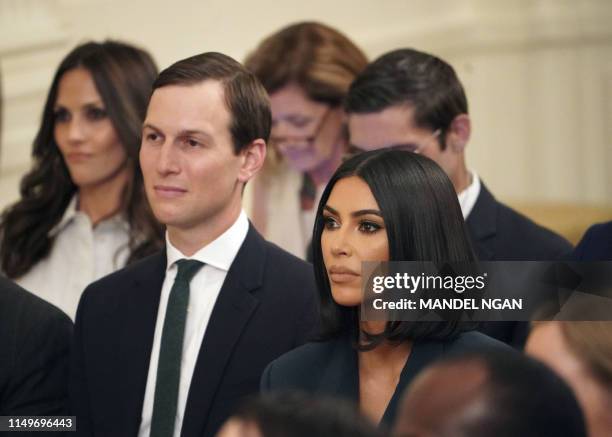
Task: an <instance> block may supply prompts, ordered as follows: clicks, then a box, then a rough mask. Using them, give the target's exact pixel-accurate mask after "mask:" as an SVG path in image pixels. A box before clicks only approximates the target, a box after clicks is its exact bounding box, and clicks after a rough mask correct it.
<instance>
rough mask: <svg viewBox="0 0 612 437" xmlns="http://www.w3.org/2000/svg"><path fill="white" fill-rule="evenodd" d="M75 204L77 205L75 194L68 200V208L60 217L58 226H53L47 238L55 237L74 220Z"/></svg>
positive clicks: (76, 212)
mask: <svg viewBox="0 0 612 437" xmlns="http://www.w3.org/2000/svg"><path fill="white" fill-rule="evenodd" d="M77 203H78V195H77V194H75V195H74V196H72V199H70V203H69V204H68V207H67V208H66V210H65V211H64V215H63V216H62V219H61V220H60V221H59V223H58V224H56V225H55V226H53V228H51V230H50V231H49V234H48V235H49V237H55V236H56V235H57V234H59V233H60V232H61V231H62V229H64V228H65V227H66V226H68V224H69V223H70V222H71V221H72V220H74V218H75V217H76V215H77V214H78V211H77Z"/></svg>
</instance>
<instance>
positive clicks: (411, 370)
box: [262, 149, 507, 426]
mask: <svg viewBox="0 0 612 437" xmlns="http://www.w3.org/2000/svg"><path fill="white" fill-rule="evenodd" d="M312 241H313V261H314V269H315V277H316V281H317V286H318V289H319V302H320V312H321V314H320V317H321V332H320V335H319V336H318V338H317V341H315V342H312V343H308V344H306V345H304V346H302V347H300V348H298V349H295V350H293V351H291V352H289V353H287V354H285V355H283V356H282V357H280V358H279V359H277V360H275V361H273V362H272V363H271V364H270V365H268V367H267V368H266V370H265V371H264V374H263V376H262V390H265V391H268V390H291V389H297V390H303V391H307V392H319V393H324V394H326V395H331V396H337V397H343V398H348V399H352V400H353V401H356V402H357V403H358V404H359V408H360V410H361V411H362V412H363V413H364V414H365V415H366V416H368V417H369V418H370V419H372V420H373V421H375V423H381V425H383V426H386V425H390V424H392V423H393V421H394V418H395V413H396V410H397V406H398V402H399V399H400V396H401V393H402V392H403V390H404V388H405V387H406V386H407V385H408V384H409V383H410V381H411V380H412V379H413V378H414V377H415V375H416V374H417V373H418V372H419V371H420V370H422V369H423V368H424V367H426V366H427V365H428V364H429V363H431V362H432V361H434V360H435V359H437V358H440V357H442V356H443V355H446V354H448V353H452V352H456V351H462V350H464V349H470V350H473V349H476V350H479V349H483V350H487V349H488V348H506V347H507V346H505V345H504V344H503V343H500V342H498V341H496V340H494V339H492V338H489V337H487V336H485V335H484V334H480V333H477V332H474V331H472V332H470V327H468V326H467V325H463V324H461V323H458V322H453V321H450V322H397V321H393V322H392V321H387V322H385V321H382V322H381V321H377V322H372V321H363V320H360V317H359V308H360V305H361V302H362V299H363V296H362V292H361V283H362V278H361V263H362V262H363V261H432V262H445V261H448V262H466V263H469V262H474V261H476V258H475V256H474V253H473V251H472V247H471V244H470V240H469V237H468V235H467V232H466V229H465V225H464V221H463V217H462V215H461V209H460V207H459V202H458V200H457V195H456V194H455V190H454V189H453V186H452V183H451V181H450V180H449V178H448V176H447V175H446V174H445V173H444V171H443V170H442V169H441V168H440V167H439V166H438V165H437V164H436V163H435V162H434V161H432V160H430V159H428V158H426V157H423V156H421V155H418V154H414V153H411V152H405V151H399V150H384V149H383V150H376V151H372V152H365V153H362V154H360V155H357V156H354V157H352V158H351V159H349V160H347V161H345V162H344V163H343V164H342V165H341V166H340V167H339V168H338V170H337V171H336V172H335V174H334V175H333V176H332V178H331V180H330V182H329V184H328V185H327V187H326V189H325V191H324V192H323V196H322V198H321V202H320V203H319V207H318V211H317V219H316V223H315V228H314V232H313V239H312ZM449 389H451V387H449Z"/></svg>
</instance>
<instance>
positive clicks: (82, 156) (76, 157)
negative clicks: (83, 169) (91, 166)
mask: <svg viewBox="0 0 612 437" xmlns="http://www.w3.org/2000/svg"><path fill="white" fill-rule="evenodd" d="M91 156H92V155H91V153H83V152H73V153H68V154H67V155H66V160H68V161H69V162H83V161H86V160H88V159H89V158H91Z"/></svg>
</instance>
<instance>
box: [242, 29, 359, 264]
mask: <svg viewBox="0 0 612 437" xmlns="http://www.w3.org/2000/svg"><path fill="white" fill-rule="evenodd" d="M367 62H368V61H367V58H366V56H365V55H364V54H363V52H362V51H361V50H360V49H359V48H358V47H357V46H355V44H354V43H353V42H351V41H350V40H349V39H348V38H347V37H346V36H345V35H343V34H341V33H340V32H338V31H337V30H335V29H332V28H331V27H328V26H326V25H324V24H321V23H315V22H303V23H297V24H293V25H291V26H288V27H286V28H284V29H281V30H280V31H278V32H276V33H274V34H272V35H270V36H269V37H267V38H266V39H264V40H263V41H262V42H261V44H259V46H258V47H257V48H256V49H255V51H254V52H253V53H251V54H250V55H249V56H248V57H247V59H246V61H245V65H246V66H247V68H249V69H250V70H251V71H252V72H253V73H254V74H255V75H256V76H257V77H258V78H259V80H260V81H261V82H262V83H263V85H264V87H265V88H266V90H267V91H268V93H269V94H270V101H271V105H272V133H271V136H270V146H271V147H270V148H269V149H268V152H269V156H270V158H268V160H267V163H266V167H265V168H264V171H263V172H262V173H261V175H260V176H258V178H257V179H256V180H255V181H254V184H253V208H252V213H251V218H252V221H253V223H254V224H255V226H256V227H257V228H258V229H259V230H260V231H261V232H262V233H263V234H264V235H265V236H266V238H267V239H268V240H270V241H272V242H274V243H276V244H278V245H279V246H281V247H283V248H284V249H285V250H287V251H289V252H291V253H293V254H295V255H297V256H299V257H301V258H304V257H306V255H307V254H306V250H307V247H308V245H309V241H310V237H311V230H312V226H313V224H314V218H315V206H316V204H317V202H318V199H319V197H320V195H321V192H322V191H323V188H324V187H325V184H326V183H327V181H328V180H329V178H330V177H331V175H332V174H333V172H334V171H335V170H336V168H337V167H338V165H339V164H340V162H341V160H342V156H343V154H344V153H345V150H346V143H347V133H346V129H345V126H344V122H343V119H344V113H343V110H342V101H343V99H344V97H345V95H346V93H347V92H348V88H349V86H350V84H351V82H352V81H353V79H354V78H355V77H356V76H357V75H358V74H359V73H360V72H361V71H362V70H363V69H364V68H365V67H366V65H367ZM296 223H297V224H298V227H297V228H296Z"/></svg>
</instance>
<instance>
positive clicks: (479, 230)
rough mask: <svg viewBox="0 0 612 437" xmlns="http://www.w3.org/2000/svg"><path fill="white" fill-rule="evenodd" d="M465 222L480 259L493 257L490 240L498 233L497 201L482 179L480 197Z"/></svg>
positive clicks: (485, 259)
mask: <svg viewBox="0 0 612 437" xmlns="http://www.w3.org/2000/svg"><path fill="white" fill-rule="evenodd" d="M465 222H466V225H467V227H468V230H469V232H470V235H471V237H472V241H473V243H474V246H475V247H474V249H476V251H477V255H478V259H480V260H481V261H487V260H491V259H493V256H494V252H493V248H491V247H490V245H489V244H488V241H490V240H491V239H492V238H493V237H495V235H496V234H497V201H496V200H495V198H494V197H493V195H492V194H491V193H490V192H489V190H488V189H487V187H486V186H485V185H484V183H483V182H482V181H481V182H480V193H479V194H478V199H476V203H475V204H474V208H473V209H472V212H470V215H469V216H468V218H467V220H466V221H465Z"/></svg>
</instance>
